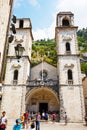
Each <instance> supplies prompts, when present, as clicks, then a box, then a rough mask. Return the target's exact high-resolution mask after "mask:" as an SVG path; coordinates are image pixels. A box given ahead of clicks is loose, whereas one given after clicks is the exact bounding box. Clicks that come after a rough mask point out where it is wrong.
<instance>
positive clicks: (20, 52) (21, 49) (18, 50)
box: [14, 44, 25, 62]
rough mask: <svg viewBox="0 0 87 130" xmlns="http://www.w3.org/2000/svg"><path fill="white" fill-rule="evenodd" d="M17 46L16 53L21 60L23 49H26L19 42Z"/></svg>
mask: <svg viewBox="0 0 87 130" xmlns="http://www.w3.org/2000/svg"><path fill="white" fill-rule="evenodd" d="M14 48H15V54H16V57H17V59H18V62H19V59H20V58H21V57H22V55H23V51H24V50H25V49H24V47H22V45H21V44H17V46H16V47H14Z"/></svg>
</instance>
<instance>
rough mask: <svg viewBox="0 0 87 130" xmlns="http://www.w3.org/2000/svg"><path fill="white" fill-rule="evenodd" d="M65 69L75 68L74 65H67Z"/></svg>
mask: <svg viewBox="0 0 87 130" xmlns="http://www.w3.org/2000/svg"><path fill="white" fill-rule="evenodd" d="M64 67H65V68H73V67H74V64H65V66H64Z"/></svg>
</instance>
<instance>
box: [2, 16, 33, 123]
mask: <svg viewBox="0 0 87 130" xmlns="http://www.w3.org/2000/svg"><path fill="white" fill-rule="evenodd" d="M15 27H16V35H15V37H14V40H13V41H12V42H11V43H9V49H8V55H7V64H6V73H5V82H4V85H3V95H2V104H1V110H2V111H3V110H5V111H6V113H7V116H8V118H10V119H11V120H13V122H14V120H15V119H16V118H17V117H20V116H21V115H22V114H23V113H24V112H25V109H26V104H25V97H26V85H27V84H26V81H27V79H28V77H29V74H30V60H31V49H32V40H33V36H32V24H31V21H30V19H29V18H23V19H22V18H21V19H17V22H16V25H15ZM22 50H23V54H22V55H21V53H22ZM9 122H10V121H9ZM11 122H12V121H11Z"/></svg>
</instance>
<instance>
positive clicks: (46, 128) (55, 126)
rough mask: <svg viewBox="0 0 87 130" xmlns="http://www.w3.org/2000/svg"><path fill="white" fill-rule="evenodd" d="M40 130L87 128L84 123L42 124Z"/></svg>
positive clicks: (83, 129)
mask: <svg viewBox="0 0 87 130" xmlns="http://www.w3.org/2000/svg"><path fill="white" fill-rule="evenodd" d="M7 130H12V126H10V127H8V129H7ZM22 130H24V129H22ZM25 130H26V129H25ZM40 130H87V126H85V124H82V123H69V124H67V126H65V125H64V124H63V123H52V122H48V123H46V122H41V129H40Z"/></svg>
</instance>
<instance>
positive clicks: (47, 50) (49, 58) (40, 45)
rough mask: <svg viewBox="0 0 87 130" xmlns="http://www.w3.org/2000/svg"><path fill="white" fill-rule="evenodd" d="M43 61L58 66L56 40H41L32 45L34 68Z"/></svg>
mask: <svg viewBox="0 0 87 130" xmlns="http://www.w3.org/2000/svg"><path fill="white" fill-rule="evenodd" d="M42 57H43V60H45V61H46V62H48V63H50V64H52V65H54V66H56V63H57V54H56V42H55V41H54V40H49V39H48V40H47V41H46V40H40V41H35V42H33V44H32V66H34V65H37V64H38V63H40V62H41V61H42Z"/></svg>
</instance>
